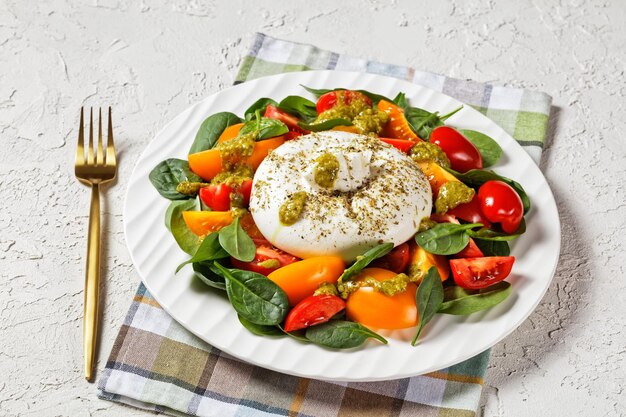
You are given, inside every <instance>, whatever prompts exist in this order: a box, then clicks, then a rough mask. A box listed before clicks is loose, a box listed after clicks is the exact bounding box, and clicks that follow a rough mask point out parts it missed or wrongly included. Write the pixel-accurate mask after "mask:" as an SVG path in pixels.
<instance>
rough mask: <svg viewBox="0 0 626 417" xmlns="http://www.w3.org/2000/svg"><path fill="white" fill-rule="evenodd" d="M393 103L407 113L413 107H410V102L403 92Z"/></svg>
mask: <svg viewBox="0 0 626 417" xmlns="http://www.w3.org/2000/svg"><path fill="white" fill-rule="evenodd" d="M393 103H394V104H395V105H396V106H398V107H400V108H401V109H402V110H404V111H405V112H406V111H407V110H408V109H409V108H410V107H411V106H410V105H409V101H408V100H407V99H406V96H405V95H404V93H402V92H400V93H398V95H397V96H396V97H395V98H394V99H393Z"/></svg>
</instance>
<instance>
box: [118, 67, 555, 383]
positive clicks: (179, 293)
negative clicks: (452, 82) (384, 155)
mask: <svg viewBox="0 0 626 417" xmlns="http://www.w3.org/2000/svg"><path fill="white" fill-rule="evenodd" d="M301 84H302V85H306V86H310V87H314V88H336V87H345V88H351V89H365V90H369V91H372V92H376V93H379V94H382V95H385V96H388V97H394V96H395V95H396V94H397V93H398V92H400V91H403V92H405V93H406V96H407V98H409V99H410V103H411V104H412V105H413V106H417V107H421V108H424V109H427V110H430V111H439V112H440V113H441V114H444V113H447V112H449V111H451V110H453V109H455V108H457V107H458V106H460V105H461V104H462V103H460V102H459V101H457V100H455V99H453V98H451V97H449V96H446V95H444V94H441V93H439V92H436V91H433V90H430V89H427V88H424V87H420V86H417V85H415V84H412V83H409V82H406V81H402V80H398V79H395V78H389V77H383V76H379V75H372V74H362V73H354V72H339V71H308V72H297V73H288V74H280V75H274V76H270V77H265V78H260V79H257V80H254V81H250V82H247V83H244V84H241V85H238V86H235V87H231V88H228V89H226V90H224V91H221V92H219V93H216V94H213V95H212V96H210V97H207V98H206V99H204V100H202V101H201V102H199V103H197V104H195V105H194V106H191V107H190V108H189V109H187V110H186V111H184V112H183V113H181V114H180V115H179V116H177V117H176V118H175V119H174V120H172V122H170V123H169V124H168V125H167V126H165V127H164V128H163V130H161V132H159V133H158V134H157V135H156V137H155V138H154V140H153V141H152V142H151V143H150V144H149V145H148V147H147V148H146V150H145V151H144V152H143V154H142V155H141V157H140V158H139V161H138V162H137V165H136V167H135V170H134V171H133V175H132V178H131V180H130V184H129V186H128V192H127V195H126V202H125V207H124V226H125V229H124V230H125V233H126V241H127V244H128V248H129V250H130V254H131V257H132V259H133V262H134V264H135V267H136V268H137V270H138V271H139V274H140V275H141V277H142V279H143V281H144V283H145V285H146V287H147V288H148V290H149V291H150V293H151V294H152V295H153V296H154V297H155V298H156V300H157V301H158V302H159V304H160V305H161V306H162V307H163V308H164V309H165V311H167V312H168V313H169V314H171V315H172V317H174V319H176V320H177V321H178V322H180V323H181V324H182V325H183V326H184V327H186V328H187V329H188V330H190V331H191V332H192V333H194V334H196V335H197V336H199V337H200V338H202V339H204V340H205V341H206V342H208V343H210V344H211V345H213V346H215V347H217V348H219V349H221V350H223V351H225V352H227V353H229V354H231V355H233V356H235V357H237V358H240V359H242V360H244V361H246V362H250V363H253V364H255V365H258V366H262V367H264V368H268V369H272V370H275V371H279V372H284V373H287V374H293V375H300V376H306V377H310V378H317V379H327V380H338V381H342V380H343V381H376V380H386V379H394V378H401V377H408V376H414V375H419V374H423V373H427V372H432V371H436V370H439V369H442V368H445V367H447V366H450V365H453V364H456V363H458V362H461V361H463V360H465V359H468V358H471V357H472V356H474V355H477V354H479V353H481V352H483V351H484V350H486V349H488V348H489V347H491V346H493V345H494V344H495V343H497V342H498V341H500V340H501V339H502V338H504V337H505V336H506V335H508V334H509V333H511V332H512V331H513V330H514V329H515V328H516V327H517V326H519V325H520V324H521V323H522V322H523V321H524V320H525V319H526V318H527V317H528V316H529V315H530V313H531V312H532V311H533V310H534V309H535V307H536V306H537V305H538V304H539V301H540V300H541V298H542V297H543V295H544V293H545V292H546V290H547V288H548V286H549V284H550V281H551V279H552V276H553V275H554V270H555V268H556V264H557V260H558V257H559V246H560V226H559V217H558V213H557V209H556V204H555V202H554V197H553V196H552V193H551V191H550V188H549V186H548V184H547V182H546V180H545V178H544V177H543V175H542V174H541V172H540V171H539V168H537V166H536V165H535V163H534V162H533V161H532V160H531V159H530V157H529V156H528V155H527V154H526V152H525V151H524V150H523V149H522V148H521V147H520V146H519V145H518V143H517V142H515V140H513V139H512V138H511V137H510V136H509V135H508V134H507V133H505V132H504V130H502V129H501V128H500V127H498V126H497V125H496V124H494V123H493V122H492V121H491V120H489V119H488V118H487V117H485V116H483V115H482V114H480V113H479V112H477V111H476V110H474V109H472V108H471V107H470V106H465V107H463V109H462V110H461V111H460V112H458V113H456V114H455V115H454V116H453V117H451V118H450V119H449V123H450V124H451V125H454V126H458V127H460V128H465V129H474V130H478V131H480V132H484V133H486V134H487V135H489V136H491V137H492V138H494V139H495V140H496V141H497V142H498V143H499V144H500V145H501V146H502V149H503V150H504V156H503V158H502V159H501V162H500V163H499V164H498V165H497V166H496V167H495V169H496V171H497V172H498V173H500V174H502V175H504V176H507V177H510V178H512V179H515V180H516V181H518V182H520V183H521V184H522V185H523V186H524V188H525V190H526V192H527V193H528V196H529V197H530V200H531V202H532V204H533V208H532V210H531V211H530V213H529V214H528V216H527V218H526V221H527V230H526V233H525V234H524V235H522V237H521V238H519V239H518V240H517V241H516V242H515V244H514V245H513V247H512V254H513V255H515V256H516V259H517V261H516V262H515V266H514V268H513V273H512V274H511V276H510V277H509V278H508V281H509V282H510V283H511V284H512V285H513V292H512V295H511V296H510V297H509V298H508V299H507V300H506V301H505V302H504V303H502V304H500V305H498V306H496V307H495V308H492V309H490V310H487V311H485V312H481V313H476V314H473V315H471V316H469V317H457V316H448V315H437V316H436V317H435V319H433V321H432V322H431V323H430V324H429V325H428V326H427V328H426V329H425V330H424V332H423V333H422V336H421V342H420V343H419V345H418V346H416V347H412V346H411V344H410V343H409V341H410V339H411V337H412V335H413V330H412V329H409V330H406V331H393V332H381V333H382V334H384V335H385V336H386V337H387V338H388V340H389V344H388V345H386V346H385V345H382V344H380V343H377V342H373V341H370V342H368V343H367V344H366V345H364V346H362V347H361V348H357V349H353V350H350V351H333V350H327V349H324V348H320V347H318V346H315V345H306V344H302V343H300V342H298V341H296V340H293V339H291V338H289V337H285V338H280V339H275V338H269V337H260V336H255V335H253V334H251V333H249V332H248V331H247V330H246V329H244V328H243V327H242V326H241V325H240V323H239V321H238V320H237V316H236V314H235V311H234V310H233V309H232V307H231V306H230V304H229V303H228V300H227V299H226V298H225V297H224V296H223V295H222V294H218V293H217V292H215V291H213V290H211V289H209V288H206V287H204V286H203V285H198V284H197V282H196V281H197V280H193V272H192V270H191V268H190V267H188V268H185V269H183V270H182V271H181V272H180V273H179V274H178V275H176V276H174V270H175V269H176V266H177V265H178V264H179V263H181V262H183V261H184V260H186V259H187V258H188V256H187V255H186V254H185V253H184V252H183V251H182V250H180V249H179V248H178V246H177V245H176V242H175V241H174V239H173V237H172V236H171V235H170V233H169V232H168V231H167V229H166V228H165V226H164V224H163V219H164V215H165V210H166V208H167V206H168V204H169V201H168V200H166V199H164V198H162V197H161V196H160V195H159V194H158V193H157V192H156V190H155V189H154V188H153V187H152V185H151V184H150V182H149V180H148V173H149V172H150V170H151V169H152V168H153V167H154V166H155V165H156V164H158V163H159V162H160V161H162V160H163V159H166V158H172V157H176V158H181V159H186V156H187V151H188V150H189V147H190V146H191V144H192V142H193V140H194V138H195V135H196V132H197V130H198V127H199V126H200V124H201V123H202V121H203V120H204V119H205V118H206V117H207V116H209V115H211V114H213V113H216V112H219V111H231V112H233V113H235V114H239V115H242V114H243V112H244V111H245V109H246V108H247V107H248V106H249V105H251V104H252V103H253V102H254V101H256V100H257V99H258V98H260V97H272V98H273V99H275V100H280V99H282V98H283V97H286V96H288V95H293V94H295V95H303V96H308V93H307V92H306V91H305V90H304V89H303V88H302V87H301V86H300V85H301ZM192 281H193V282H192Z"/></svg>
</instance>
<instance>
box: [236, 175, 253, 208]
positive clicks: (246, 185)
mask: <svg viewBox="0 0 626 417" xmlns="http://www.w3.org/2000/svg"><path fill="white" fill-rule="evenodd" d="M239 192H240V193H241V195H243V204H244V205H246V206H247V205H248V204H249V203H250V194H251V193H252V180H245V181H244V182H242V183H241V186H240V187H239Z"/></svg>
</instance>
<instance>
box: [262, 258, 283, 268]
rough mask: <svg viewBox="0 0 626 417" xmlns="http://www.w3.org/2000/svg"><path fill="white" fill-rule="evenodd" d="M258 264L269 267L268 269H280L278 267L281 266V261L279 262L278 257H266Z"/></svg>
mask: <svg viewBox="0 0 626 417" xmlns="http://www.w3.org/2000/svg"><path fill="white" fill-rule="evenodd" d="M258 265H259V266H262V267H263V268H267V269H278V268H280V262H278V261H277V260H276V259H266V260H265V261H263V262H259V264H258Z"/></svg>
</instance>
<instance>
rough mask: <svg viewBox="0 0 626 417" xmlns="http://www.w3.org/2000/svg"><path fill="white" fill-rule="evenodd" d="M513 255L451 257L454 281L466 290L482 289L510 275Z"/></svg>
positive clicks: (513, 259)
mask: <svg viewBox="0 0 626 417" xmlns="http://www.w3.org/2000/svg"><path fill="white" fill-rule="evenodd" d="M513 262H515V257H513V256H485V257H482V258H464V259H451V260H450V269H451V270H452V276H453V277H454V282H455V283H456V285H458V286H459V287H461V288H465V289H466V290H480V289H482V288H486V287H488V286H490V285H493V284H495V283H497V282H500V281H502V280H503V279H504V278H506V277H508V276H509V274H510V273H511V269H512V268H513Z"/></svg>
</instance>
